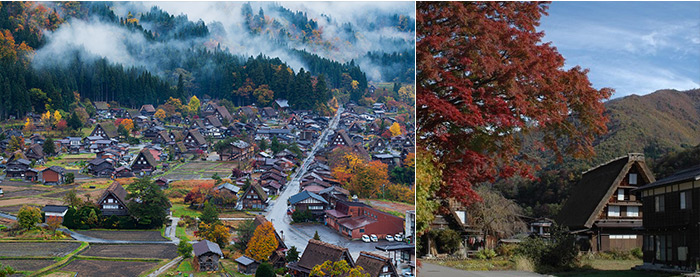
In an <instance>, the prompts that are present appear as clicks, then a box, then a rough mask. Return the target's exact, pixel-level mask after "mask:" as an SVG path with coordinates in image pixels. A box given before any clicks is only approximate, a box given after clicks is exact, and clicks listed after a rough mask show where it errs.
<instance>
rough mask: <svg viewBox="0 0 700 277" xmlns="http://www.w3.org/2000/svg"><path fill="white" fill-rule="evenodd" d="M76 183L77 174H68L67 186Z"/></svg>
mask: <svg viewBox="0 0 700 277" xmlns="http://www.w3.org/2000/svg"><path fill="white" fill-rule="evenodd" d="M73 182H75V174H74V173H73V172H68V173H66V184H72V183H73Z"/></svg>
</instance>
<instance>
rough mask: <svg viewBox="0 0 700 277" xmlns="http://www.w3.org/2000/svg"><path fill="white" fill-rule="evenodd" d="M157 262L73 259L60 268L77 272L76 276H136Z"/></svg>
mask: <svg viewBox="0 0 700 277" xmlns="http://www.w3.org/2000/svg"><path fill="white" fill-rule="evenodd" d="M157 264H158V263H155V262H121V261H98V260H74V261H72V262H71V263H70V264H68V265H67V266H65V267H63V268H61V269H60V270H61V271H70V272H77V273H78V276H138V275H140V274H141V273H143V272H144V271H147V270H149V269H151V268H152V267H154V266H156V265H157Z"/></svg>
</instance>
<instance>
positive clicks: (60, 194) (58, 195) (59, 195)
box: [43, 189, 86, 199]
mask: <svg viewBox="0 0 700 277" xmlns="http://www.w3.org/2000/svg"><path fill="white" fill-rule="evenodd" d="M70 191H71V190H70V189H67V190H64V191H59V192H54V193H50V194H44V195H43V196H44V197H47V198H59V199H63V197H64V196H66V194H68V192H70ZM85 192H86V191H85V190H76V191H75V194H76V195H83V194H85Z"/></svg>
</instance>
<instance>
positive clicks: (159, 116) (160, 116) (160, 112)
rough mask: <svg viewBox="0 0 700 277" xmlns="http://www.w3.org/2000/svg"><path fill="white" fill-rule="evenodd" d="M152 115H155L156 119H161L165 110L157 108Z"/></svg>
mask: <svg viewBox="0 0 700 277" xmlns="http://www.w3.org/2000/svg"><path fill="white" fill-rule="evenodd" d="M153 116H155V117H156V118H157V119H158V120H160V121H163V119H165V110H163V109H158V110H157V111H156V114H154V115H153Z"/></svg>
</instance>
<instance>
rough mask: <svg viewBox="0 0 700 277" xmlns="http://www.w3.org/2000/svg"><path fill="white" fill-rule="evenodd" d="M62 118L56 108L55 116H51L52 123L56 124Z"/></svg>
mask: <svg viewBox="0 0 700 277" xmlns="http://www.w3.org/2000/svg"><path fill="white" fill-rule="evenodd" d="M62 118H63V117H62V116H61V113H59V112H58V110H55V111H54V112H53V116H51V125H53V126H56V124H58V122H61V119H62Z"/></svg>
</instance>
